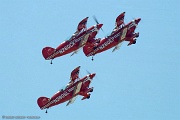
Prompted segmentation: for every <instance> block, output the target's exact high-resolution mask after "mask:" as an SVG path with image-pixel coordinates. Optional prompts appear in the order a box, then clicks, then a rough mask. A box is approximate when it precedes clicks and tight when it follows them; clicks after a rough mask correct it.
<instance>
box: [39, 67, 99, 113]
mask: <svg viewBox="0 0 180 120" xmlns="http://www.w3.org/2000/svg"><path fill="white" fill-rule="evenodd" d="M79 69H80V66H79V67H77V68H75V69H74V70H73V71H72V72H71V77H70V82H69V83H68V84H67V86H66V87H65V88H64V89H60V90H59V91H58V92H57V93H56V94H55V95H53V96H52V97H51V98H47V97H40V98H38V100H37V104H38V106H39V107H40V109H41V110H43V109H46V113H47V109H48V108H50V107H52V106H55V105H58V104H61V103H63V102H66V101H69V102H68V103H67V105H66V106H68V105H69V104H72V103H73V102H74V101H75V99H76V97H77V96H78V95H81V96H83V98H82V100H84V99H89V98H90V92H92V91H93V87H91V88H90V87H89V85H90V83H91V81H92V79H93V78H94V76H95V75H96V74H95V73H93V74H88V75H87V76H85V77H83V78H81V79H80V78H79Z"/></svg>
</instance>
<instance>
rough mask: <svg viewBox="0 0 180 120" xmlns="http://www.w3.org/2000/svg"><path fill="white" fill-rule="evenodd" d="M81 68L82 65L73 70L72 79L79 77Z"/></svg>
mask: <svg viewBox="0 0 180 120" xmlns="http://www.w3.org/2000/svg"><path fill="white" fill-rule="evenodd" d="M79 69H80V66H78V67H77V68H75V69H74V70H73V71H72V72H71V76H70V80H71V81H75V80H76V79H77V78H79Z"/></svg>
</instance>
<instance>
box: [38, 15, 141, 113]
mask: <svg viewBox="0 0 180 120" xmlns="http://www.w3.org/2000/svg"><path fill="white" fill-rule="evenodd" d="M124 17H125V12H123V13H121V14H120V15H119V16H118V17H117V18H116V20H115V28H114V29H113V30H112V32H111V34H110V35H108V36H106V37H104V38H96V35H97V34H98V32H99V30H101V29H102V26H103V24H99V22H98V21H97V19H96V18H94V19H95V21H96V23H97V24H96V25H93V26H91V27H89V28H87V26H86V25H87V21H88V17H86V18H84V19H83V20H81V21H80V22H79V24H78V26H77V30H76V32H75V33H74V34H73V35H72V36H71V37H70V38H69V39H68V40H65V41H64V42H62V43H61V44H60V45H59V46H58V47H56V48H52V47H44V48H43V49H42V55H43V57H44V58H45V60H51V64H52V60H53V59H55V58H57V57H60V56H63V55H66V54H69V53H71V56H72V55H74V54H76V53H77V52H78V51H79V50H80V49H81V48H82V49H83V52H84V54H85V55H86V56H87V57H90V56H91V57H92V60H93V56H95V55H96V54H98V53H101V52H104V51H106V50H109V49H111V48H113V47H114V48H113V50H112V52H114V51H115V50H118V49H119V48H120V47H121V45H122V43H123V42H124V41H127V42H128V46H130V45H132V44H136V40H137V38H138V37H139V32H135V29H136V28H137V26H138V23H139V22H140V20H141V18H137V19H133V20H132V21H130V22H129V23H127V24H125V23H124ZM79 71H80V66H79V67H77V68H75V69H74V70H73V71H72V72H71V75H70V82H69V83H68V84H67V86H66V87H65V88H64V89H60V90H59V91H58V92H57V93H55V94H54V95H53V96H52V97H51V98H47V97H40V98H38V100H37V103H38V105H39V107H40V109H46V112H47V109H48V108H50V107H52V106H55V105H58V104H61V103H63V102H66V101H68V103H67V106H68V105H69V104H72V103H73V102H74V101H75V99H76V97H77V96H78V95H81V96H83V98H82V100H84V99H89V98H90V92H92V91H93V87H89V85H90V83H91V81H92V79H93V78H94V76H95V75H96V74H95V73H93V74H91V73H89V74H88V75H86V76H85V77H83V78H79Z"/></svg>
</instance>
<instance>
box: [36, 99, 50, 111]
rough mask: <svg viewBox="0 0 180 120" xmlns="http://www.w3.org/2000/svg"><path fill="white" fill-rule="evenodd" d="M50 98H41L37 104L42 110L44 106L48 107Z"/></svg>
mask: <svg viewBox="0 0 180 120" xmlns="http://www.w3.org/2000/svg"><path fill="white" fill-rule="evenodd" d="M49 100H50V98H47V97H40V98H38V100H37V104H38V106H39V107H40V108H42V107H43V106H44V105H46V104H47V103H48V102H49Z"/></svg>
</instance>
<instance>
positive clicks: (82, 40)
mask: <svg viewBox="0 0 180 120" xmlns="http://www.w3.org/2000/svg"><path fill="white" fill-rule="evenodd" d="M87 20H88V17H86V18H84V19H83V20H82V21H81V22H80V23H79V24H78V27H77V31H76V32H75V33H74V34H73V35H72V36H71V38H70V39H69V40H66V41H64V42H63V43H61V44H60V45H59V46H58V47H57V48H56V49H55V48H52V47H45V48H43V50H42V54H43V57H44V58H45V59H46V60H51V64H52V60H53V59H54V58H56V57H59V56H62V55H65V54H68V53H71V52H73V53H72V55H74V54H75V53H77V52H78V49H79V48H81V47H83V46H84V45H85V44H86V42H87V41H88V40H89V39H93V38H95V36H96V34H97V33H98V31H99V29H100V28H101V27H102V25H103V24H97V25H94V26H92V27H90V28H88V29H87V28H86V23H87ZM72 55H71V56H72Z"/></svg>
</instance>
